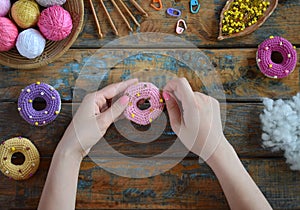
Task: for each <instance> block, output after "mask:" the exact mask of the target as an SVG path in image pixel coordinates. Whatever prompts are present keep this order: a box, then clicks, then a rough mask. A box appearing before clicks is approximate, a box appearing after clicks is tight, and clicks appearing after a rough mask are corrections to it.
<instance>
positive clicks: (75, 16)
mask: <svg viewBox="0 0 300 210" xmlns="http://www.w3.org/2000/svg"><path fill="white" fill-rule="evenodd" d="M63 7H64V9H66V10H67V11H68V12H69V13H70V15H71V17H72V20H73V29H72V32H71V34H70V35H69V36H68V37H67V38H65V39H64V40H61V41H57V42H54V41H50V40H47V43H46V47H45V50H44V52H43V53H42V54H41V55H40V56H38V57H37V58H35V59H28V58H25V57H23V56H21V55H20V54H19V52H18V51H17V49H16V48H15V47H14V48H13V49H12V50H10V51H7V52H0V64H2V65H5V66H8V67H11V68H16V69H34V68H39V67H41V66H45V65H47V64H49V63H52V62H53V61H55V60H56V59H57V58H59V57H60V56H62V55H63V54H64V53H65V52H66V51H68V49H69V48H70V47H71V46H72V44H73V43H74V42H75V40H76V39H77V37H78V35H79V33H80V32H81V30H82V26H83V20H84V3H83V0H68V1H66V3H65V4H64V5H63Z"/></svg>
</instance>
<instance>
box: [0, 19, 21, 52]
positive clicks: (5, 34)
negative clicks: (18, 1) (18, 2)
mask: <svg viewBox="0 0 300 210" xmlns="http://www.w3.org/2000/svg"><path fill="white" fill-rule="evenodd" d="M18 34H19V32H18V29H17V26H16V25H15V24H14V23H13V22H12V21H11V20H10V19H8V18H6V17H0V52H3V51H8V50H10V49H11V48H13V47H14V46H15V43H16V40H17V37H18Z"/></svg>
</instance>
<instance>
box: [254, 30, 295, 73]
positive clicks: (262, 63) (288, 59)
mask: <svg viewBox="0 0 300 210" xmlns="http://www.w3.org/2000/svg"><path fill="white" fill-rule="evenodd" d="M256 62H257V65H258V67H259V69H260V71H261V72H262V73H263V74H264V75H266V76H267V77H271V78H275V79H277V78H284V77H286V76H288V75H289V74H290V73H292V72H293V70H294V69H295V67H296V64H297V52H296V48H295V47H293V45H292V44H291V43H290V42H289V41H288V40H286V39H284V38H282V37H279V36H276V37H273V36H270V38H269V39H267V40H265V41H264V42H262V43H261V44H260V45H259V47H258V50H257V53H256Z"/></svg>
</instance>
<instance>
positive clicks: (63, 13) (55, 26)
mask: <svg viewBox="0 0 300 210" xmlns="http://www.w3.org/2000/svg"><path fill="white" fill-rule="evenodd" d="M38 26H39V28H40V31H41V33H42V34H43V35H44V37H45V38H46V39H49V40H51V41H60V40H63V39H65V38H66V37H67V36H69V34H70V33H71V31H72V28H73V23H72V17H71V15H70V13H69V12H68V11H67V10H65V9H64V8H62V7H61V6H52V7H49V8H47V9H45V10H43V12H42V13H41V17H40V19H39V22H38Z"/></svg>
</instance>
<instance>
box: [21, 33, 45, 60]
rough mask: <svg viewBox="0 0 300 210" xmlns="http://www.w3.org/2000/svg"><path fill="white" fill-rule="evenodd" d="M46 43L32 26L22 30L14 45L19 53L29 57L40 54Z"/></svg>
mask: <svg viewBox="0 0 300 210" xmlns="http://www.w3.org/2000/svg"><path fill="white" fill-rule="evenodd" d="M45 45H46V39H45V38H44V37H43V36H42V34H41V33H40V32H39V31H38V30H36V29H33V28H29V29H27V30H24V31H22V32H21V33H20V34H19V36H18V39H17V42H16V47H17V50H18V51H19V53H20V54H21V55H22V56H24V57H26V58H29V59H33V58H36V57H38V56H40V55H41V54H42V53H43V51H44V49H45Z"/></svg>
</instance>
